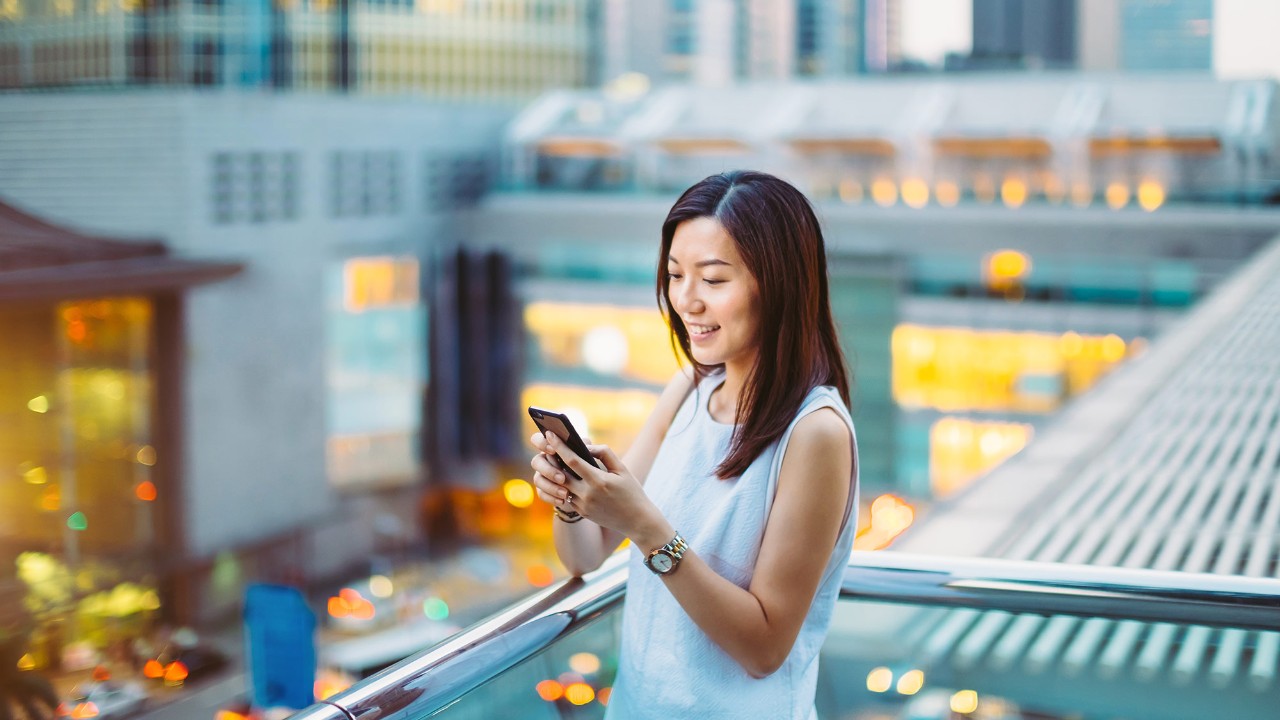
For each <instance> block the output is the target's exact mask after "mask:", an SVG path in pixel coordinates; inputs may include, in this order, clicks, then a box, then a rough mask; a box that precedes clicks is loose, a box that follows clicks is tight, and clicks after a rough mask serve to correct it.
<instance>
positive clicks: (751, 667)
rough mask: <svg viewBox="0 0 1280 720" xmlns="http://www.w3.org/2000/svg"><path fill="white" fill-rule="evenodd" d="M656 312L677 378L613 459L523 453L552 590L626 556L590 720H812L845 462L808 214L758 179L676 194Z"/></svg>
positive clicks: (837, 357)
mask: <svg viewBox="0 0 1280 720" xmlns="http://www.w3.org/2000/svg"><path fill="white" fill-rule="evenodd" d="M658 301H659V306H660V307H661V309H662V311H663V314H664V315H665V317H666V319H667V322H668V323H669V324H670V326H671V330H672V332H673V334H674V336H675V338H676V340H677V341H678V343H679V347H680V351H681V352H682V353H683V355H684V357H685V358H686V359H687V360H689V362H690V364H691V366H692V370H691V371H686V372H681V373H679V374H678V375H677V376H676V377H675V378H674V379H673V380H672V381H671V382H670V384H668V386H667V388H666V390H665V391H664V392H663V393H662V395H661V397H660V398H659V400H658V403H657V407H656V408H655V409H654V411H653V414H652V415H651V416H650V417H649V419H648V421H647V422H646V423H645V425H644V428H643V429H642V430H641V431H640V434H639V436H638V437H637V439H636V441H635V443H634V444H633V445H632V446H631V448H630V450H629V451H628V452H627V453H626V457H625V458H623V459H621V460H620V459H619V458H618V457H617V456H615V455H614V453H613V451H612V450H610V449H609V448H608V447H607V446H604V445H593V446H591V447H590V450H591V452H592V454H593V455H594V456H595V457H596V458H597V459H598V460H599V461H600V463H601V464H602V466H603V467H602V468H597V467H593V466H591V465H589V464H588V463H586V462H584V461H582V460H581V459H579V458H578V457H577V456H576V455H574V453H573V451H571V450H569V449H568V447H567V446H566V445H565V444H564V443H563V442H562V441H561V440H560V439H559V438H557V437H556V436H555V435H552V434H547V435H546V436H544V435H542V434H535V435H534V436H533V438H532V439H531V440H532V442H533V444H534V446H535V447H536V448H537V449H538V451H539V452H538V454H537V455H535V456H534V458H533V460H532V462H531V463H530V464H531V465H532V467H533V469H534V485H535V486H536V487H537V490H538V495H539V497H540V498H541V499H542V500H544V501H546V502H549V503H552V504H553V507H554V509H555V512H556V517H557V521H556V522H555V526H556V527H555V545H556V551H557V553H558V554H559V556H560V559H561V561H563V562H564V564H565V566H566V567H567V568H568V569H569V571H570V572H572V573H574V574H582V573H585V572H589V571H591V570H593V569H595V568H596V567H598V566H599V565H600V563H601V562H603V561H604V559H605V557H606V556H607V555H609V554H610V553H611V552H612V551H613V550H614V549H615V548H617V547H618V545H619V543H621V542H622V540H623V539H624V538H625V539H629V540H630V541H631V547H632V550H631V551H629V552H631V571H630V575H629V579H628V581H627V596H626V604H625V608H624V611H623V631H622V647H621V651H620V653H621V654H620V660H619V670H618V677H617V680H616V682H615V684H614V690H613V694H612V696H611V697H610V701H609V708H608V717H612V718H626V719H630V718H663V719H664V720H671V719H672V718H686V717H693V716H694V714H695V713H697V714H698V715H702V716H706V717H714V718H718V717H734V718H743V717H749V718H800V719H801V720H804V719H805V718H812V717H816V715H815V713H814V706H813V701H814V693H815V687H816V683H817V657H818V651H819V649H820V648H821V646H822V642H823V639H824V637H825V635H826V631H827V627H828V625H829V623H830V619H831V613H832V610H833V609H834V606H835V601H836V595H837V592H838V590H839V583H840V579H841V577H842V574H843V573H842V571H843V568H844V566H845V564H846V562H847V559H848V556H849V550H850V548H851V547H852V544H853V536H854V530H855V528H854V525H855V520H856V514H855V513H853V512H852V509H853V508H854V507H856V502H857V444H856V440H855V436H854V433H853V424H852V421H851V420H850V419H849V414H848V412H847V410H846V408H847V406H848V404H849V381H848V376H847V372H846V368H845V363H844V357H843V354H842V353H841V351H840V346H839V343H838V341H837V338H836V331H835V325H834V323H833V321H832V317H831V308H830V303H829V300H828V292H827V268H826V251H825V248H824V245H823V240H822V232H821V229H820V228H819V226H818V221H817V218H816V217H815V215H814V213H813V209H812V207H811V206H810V205H809V203H808V201H807V200H806V199H805V198H804V196H803V195H802V194H801V193H800V192H799V191H798V190H796V189H795V188H794V187H792V186H791V185H789V184H787V183H785V182H783V181H782V180H779V179H778V178H776V177H773V176H771V175H766V174H764V173H758V172H748V171H736V172H730V173H725V174H722V175H713V176H712V177H709V178H707V179H705V180H703V181H701V182H699V183H698V184H696V185H694V186H693V187H691V188H689V189H688V190H686V191H685V193H684V194H683V195H681V196H680V199H679V200H677V201H676V204H675V205H674V206H673V207H672V208H671V212H670V213H669V214H668V215H667V219H666V222H664V223H663V225H662V249H661V253H660V258H659V265H658ZM552 455H556V456H558V458H559V460H560V461H561V462H563V463H565V464H566V465H568V467H569V468H571V469H572V470H573V471H574V472H576V473H577V474H578V475H579V476H581V479H578V478H573V477H571V476H568V475H567V474H566V473H565V472H564V471H563V469H562V468H561V467H559V466H558V465H557V464H556V463H555V462H554V461H553V459H552V457H551V456H552ZM677 530H678V531H679V532H677Z"/></svg>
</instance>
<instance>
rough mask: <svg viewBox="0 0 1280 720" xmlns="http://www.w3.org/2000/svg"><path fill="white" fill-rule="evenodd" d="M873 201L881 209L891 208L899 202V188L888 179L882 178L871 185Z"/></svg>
mask: <svg viewBox="0 0 1280 720" xmlns="http://www.w3.org/2000/svg"><path fill="white" fill-rule="evenodd" d="M871 199H872V200H874V201H875V203H876V204H877V205H879V206H880V207H889V206H890V205H893V204H894V203H896V202H898V186H897V185H895V184H894V182H893V181H892V180H890V179H888V178H880V179H879V180H876V181H875V182H873V183H871Z"/></svg>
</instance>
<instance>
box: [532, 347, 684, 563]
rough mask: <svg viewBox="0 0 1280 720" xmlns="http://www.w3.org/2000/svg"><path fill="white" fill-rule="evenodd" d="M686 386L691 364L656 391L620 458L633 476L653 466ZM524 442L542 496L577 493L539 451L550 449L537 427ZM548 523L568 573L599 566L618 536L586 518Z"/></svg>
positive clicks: (555, 499) (575, 482)
mask: <svg viewBox="0 0 1280 720" xmlns="http://www.w3.org/2000/svg"><path fill="white" fill-rule="evenodd" d="M692 388H693V377H692V371H691V370H686V369H682V370H681V371H680V372H678V373H676V375H675V377H673V378H671V381H670V382H668V383H667V387H666V388H665V389H664V390H663V391H662V394H661V395H660V396H659V397H658V404H657V405H656V406H655V407H654V409H653V412H651V413H650V414H649V418H648V420H646V421H645V424H644V427H642V428H641V429H640V434H639V435H637V436H636V439H635V442H633V443H632V444H631V448H630V449H629V450H627V453H626V455H625V456H624V457H625V460H624V463H625V464H626V466H627V467H628V468H631V469H632V471H633V472H634V474H635V476H636V477H637V478H640V482H641V483H642V484H643V482H644V478H645V476H647V475H648V474H649V468H651V467H653V460H654V458H655V457H656V456H657V454H658V447H659V446H660V445H662V439H663V437H665V436H666V434H667V429H668V428H669V427H671V421H672V420H673V419H675V416H676V412H677V411H679V409H680V405H681V404H682V403H683V402H684V399H685V397H686V396H687V395H688V394H689V391H690V390H691V389H692ZM530 442H532V443H533V445H534V447H536V448H537V449H538V453H539V454H538V455H535V456H534V458H533V460H532V461H531V462H530V466H531V467H533V469H534V476H533V477H534V486H535V487H536V488H537V489H538V495H539V497H541V498H542V499H543V500H544V501H546V502H550V503H553V504H560V503H561V502H562V498H563V496H564V493H565V492H571V493H577V491H576V489H575V486H578V485H581V484H582V481H580V480H574V479H572V478H566V476H565V475H564V473H562V472H560V470H559V469H558V468H556V467H555V466H554V465H553V464H552V463H551V461H550V460H549V459H548V458H546V457H545V454H548V453H553V452H554V451H553V450H552V449H551V448H550V447H549V446H548V445H547V441H546V438H545V437H543V436H542V434H541V433H535V434H534V436H533V437H532V438H530ZM561 508H563V509H571V508H568V507H566V506H564V505H561ZM554 528H555V529H554V530H553V533H554V537H555V545H556V554H557V555H558V556H559V558H560V562H561V563H563V564H564V566H565V568H566V569H568V570H569V572H571V573H573V574H574V575H582V574H584V573H588V572H591V571H592V570H595V569H596V568H598V567H600V564H601V563H603V562H604V560H605V558H606V557H608V556H609V554H610V553H612V552H613V551H614V550H615V549H616V548H617V547H618V545H619V544H621V543H622V540H623V539H624V536H623V535H622V533H619V532H617V531H616V530H610V529H609V528H606V527H602V526H601V525H598V524H597V523H595V522H593V521H591V520H582V521H580V522H576V523H572V524H570V523H564V522H559V521H556V522H555V524H554ZM664 542H665V541H664Z"/></svg>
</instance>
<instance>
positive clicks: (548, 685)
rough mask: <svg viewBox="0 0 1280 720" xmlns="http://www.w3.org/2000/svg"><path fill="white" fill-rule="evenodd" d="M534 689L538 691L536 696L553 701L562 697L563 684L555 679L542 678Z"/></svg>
mask: <svg viewBox="0 0 1280 720" xmlns="http://www.w3.org/2000/svg"><path fill="white" fill-rule="evenodd" d="M534 689H535V690H537V691H538V697H540V698H542V699H543V700H546V701H547V702H555V701H556V700H559V699H560V698H562V697H564V686H563V685H561V684H560V683H558V682H556V681H555V680H543V681H542V682H540V683H538V684H537V685H535V686H534Z"/></svg>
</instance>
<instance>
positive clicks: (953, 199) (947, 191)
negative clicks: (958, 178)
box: [934, 180, 960, 207]
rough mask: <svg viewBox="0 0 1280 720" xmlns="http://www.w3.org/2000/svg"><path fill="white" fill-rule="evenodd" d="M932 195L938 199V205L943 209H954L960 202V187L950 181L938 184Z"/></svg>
mask: <svg viewBox="0 0 1280 720" xmlns="http://www.w3.org/2000/svg"><path fill="white" fill-rule="evenodd" d="M934 194H935V195H937V197H938V204H939V205H941V206H943V207H955V206H956V205H957V204H959V202H960V186H959V185H956V184H955V183H953V182H951V181H950V180H943V181H942V182H940V183H938V187H937V188H936V189H935V190H934Z"/></svg>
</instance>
